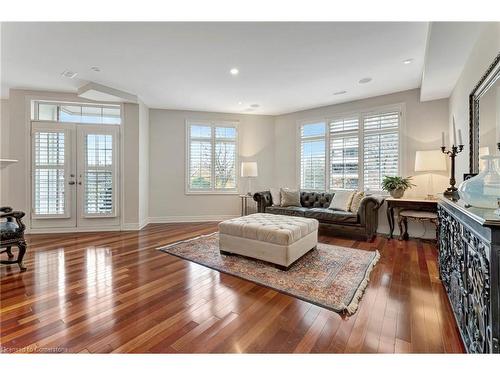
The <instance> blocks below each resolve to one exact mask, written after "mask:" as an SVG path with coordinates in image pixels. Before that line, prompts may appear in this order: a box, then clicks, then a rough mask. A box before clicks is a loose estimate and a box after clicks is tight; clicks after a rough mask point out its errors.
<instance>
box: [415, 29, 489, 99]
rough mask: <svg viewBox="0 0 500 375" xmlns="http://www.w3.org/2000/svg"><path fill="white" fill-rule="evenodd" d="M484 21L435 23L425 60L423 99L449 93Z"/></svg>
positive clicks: (445, 96)
mask: <svg viewBox="0 0 500 375" xmlns="http://www.w3.org/2000/svg"><path fill="white" fill-rule="evenodd" d="M483 28H484V23H480V22H433V23H432V24H431V27H430V28H429V38H428V42H427V51H426V57H425V63H424V75H423V77H422V86H421V90H420V99H421V100H423V101H426V100H435V99H441V98H447V97H449V96H450V94H451V92H452V90H453V88H454V87H455V84H456V82H457V80H458V77H460V74H461V73H462V70H463V67H464V65H465V63H466V62H467V59H468V57H469V55H470V53H471V51H472V48H473V47H474V43H475V42H476V41H477V39H478V37H479V35H480V33H481V31H482V30H483Z"/></svg>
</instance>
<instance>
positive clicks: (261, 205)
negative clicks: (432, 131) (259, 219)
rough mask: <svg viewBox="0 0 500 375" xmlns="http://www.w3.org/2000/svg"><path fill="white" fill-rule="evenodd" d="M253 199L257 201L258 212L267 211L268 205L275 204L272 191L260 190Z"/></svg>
mask: <svg viewBox="0 0 500 375" xmlns="http://www.w3.org/2000/svg"><path fill="white" fill-rule="evenodd" d="M253 200H254V201H256V202H257V212H266V207H269V206H271V205H272V204H273V198H272V197H271V192H270V191H259V192H257V193H255V194H254V195H253Z"/></svg>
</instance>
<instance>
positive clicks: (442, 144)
mask: <svg viewBox="0 0 500 375" xmlns="http://www.w3.org/2000/svg"><path fill="white" fill-rule="evenodd" d="M441 147H444V132H441Z"/></svg>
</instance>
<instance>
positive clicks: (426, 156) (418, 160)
mask: <svg viewBox="0 0 500 375" xmlns="http://www.w3.org/2000/svg"><path fill="white" fill-rule="evenodd" d="M438 171H446V158H445V155H444V154H443V153H442V152H441V151H440V150H428V151H417V153H416V155H415V172H438ZM432 186H433V184H432V173H429V180H428V185H427V192H428V194H427V199H434V198H435V197H434V194H432Z"/></svg>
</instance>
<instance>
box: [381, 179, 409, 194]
mask: <svg viewBox="0 0 500 375" xmlns="http://www.w3.org/2000/svg"><path fill="white" fill-rule="evenodd" d="M412 178H413V177H412V176H408V177H400V176H394V177H390V176H384V179H383V180H382V189H384V190H385V191H388V192H389V194H391V197H393V198H401V197H402V196H403V194H404V193H405V190H406V189H411V188H412V187H413V186H415V185H413V184H412V183H411V179H412Z"/></svg>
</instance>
